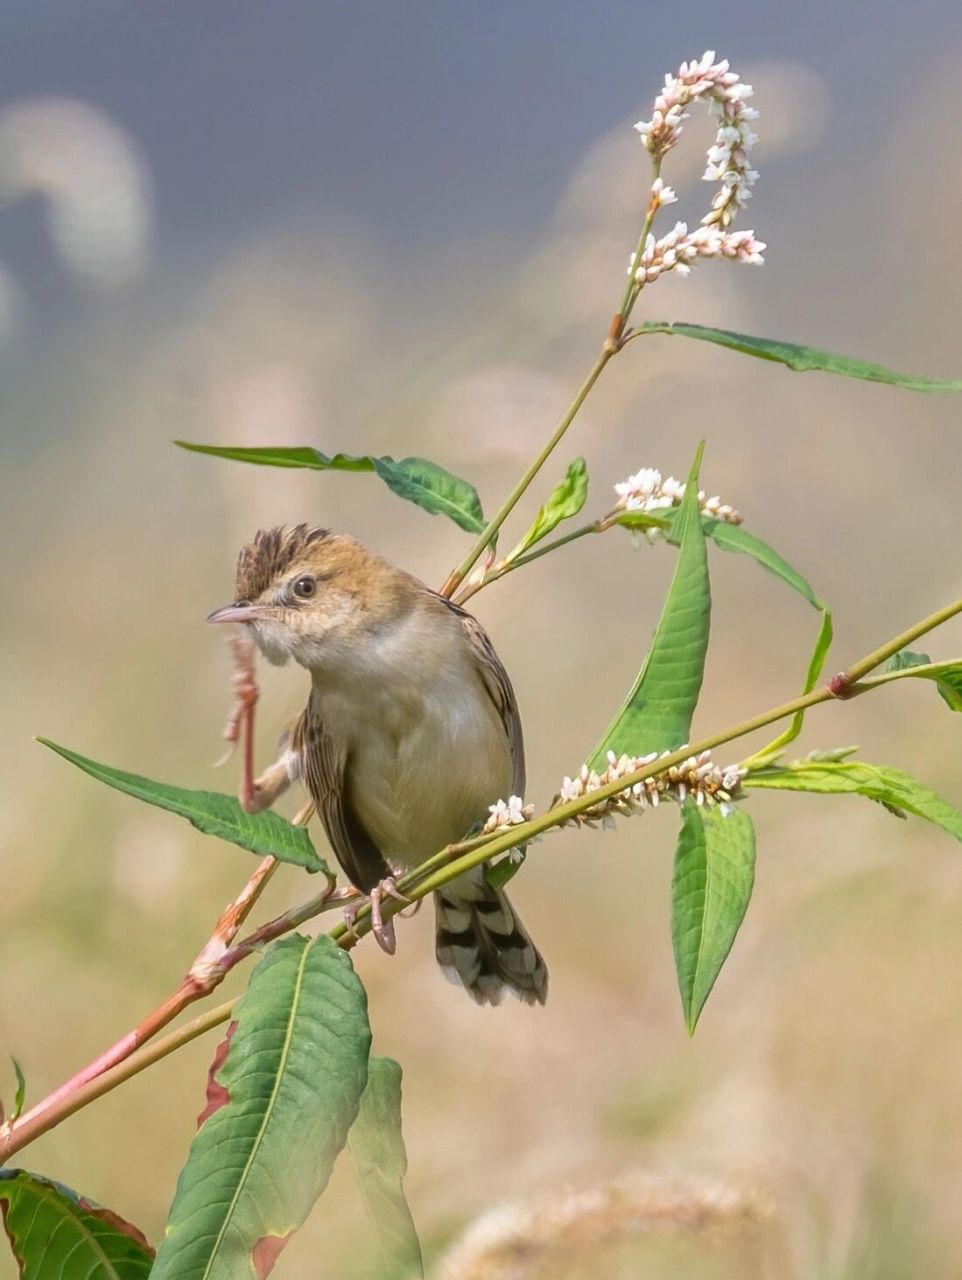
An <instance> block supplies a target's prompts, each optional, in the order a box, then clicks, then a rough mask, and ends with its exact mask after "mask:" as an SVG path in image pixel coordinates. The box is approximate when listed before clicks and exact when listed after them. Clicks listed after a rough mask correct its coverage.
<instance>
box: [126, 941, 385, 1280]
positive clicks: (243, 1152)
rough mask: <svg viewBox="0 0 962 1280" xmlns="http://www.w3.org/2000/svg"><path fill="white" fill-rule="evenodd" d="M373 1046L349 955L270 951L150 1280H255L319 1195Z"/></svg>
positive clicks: (281, 947)
mask: <svg viewBox="0 0 962 1280" xmlns="http://www.w3.org/2000/svg"><path fill="white" fill-rule="evenodd" d="M370 1046H371V1030H370V1027H369V1025H368V1019H367V1000H366V997H365V994H364V988H363V987H362V986H361V983H360V980H359V979H358V977H357V975H356V974H355V972H354V969H353V967H352V965H351V961H350V959H349V957H348V955H347V953H346V952H344V951H342V950H341V949H340V948H339V947H338V946H337V944H336V943H334V942H332V941H331V939H330V938H328V937H326V936H325V935H321V936H320V937H319V938H314V939H308V938H303V937H300V936H298V935H295V936H293V937H290V938H285V939H284V940H283V941H281V942H276V943H274V944H273V945H272V946H271V947H270V948H269V949H268V951H267V952H266V953H265V955H264V958H263V960H261V962H260V964H259V965H258V966H257V968H256V969H255V970H254V973H253V975H252V977H251V982H250V986H249V987H248V989H247V992H246V993H245V994H244V996H243V997H242V999H241V1000H240V1002H239V1004H238V1005H237V1009H236V1012H235V1024H234V1027H233V1031H232V1034H231V1036H230V1041H229V1045H228V1047H227V1051H226V1056H224V1057H223V1061H222V1062H221V1063H219V1064H218V1065H217V1066H216V1067H215V1070H214V1072H213V1075H214V1083H215V1084H216V1089H211V1090H209V1092H208V1097H209V1098H213V1101H211V1102H210V1104H209V1105H208V1107H207V1110H206V1111H205V1112H204V1116H203V1118H202V1122H201V1126H200V1128H199V1129H198V1131H197V1136H196V1137H195V1138H194V1141H193V1142H192V1143H191V1148H190V1153H189V1155H188V1157H187V1163H186V1164H185V1166H184V1168H183V1169H182V1171H181V1174H180V1177H179V1179H178V1181H177V1190H176V1192H175V1194H174V1202H173V1204H172V1205H171V1209H170V1217H169V1219H168V1222H167V1229H166V1232H165V1235H164V1240H163V1242H162V1244H161V1246H160V1248H159V1250H158V1252H157V1261H156V1263H155V1264H154V1270H153V1271H152V1272H151V1280H263V1277H264V1276H266V1275H267V1274H268V1272H269V1271H270V1270H271V1267H272V1266H273V1263H274V1260H275V1259H276V1257H277V1255H278V1254H279V1253H280V1251H281V1249H282V1248H283V1247H284V1244H285V1243H286V1242H287V1240H288V1238H289V1237H290V1235H291V1234H292V1232H294V1231H296V1230H297V1228H298V1227H299V1226H300V1225H301V1224H302V1223H303V1221H304V1219H305V1218H306V1217H307V1214H308V1213H309V1212H310V1209H311V1207H312V1206H313V1204H314V1202H315V1201H316V1200H317V1198H318V1196H320V1194H321V1192H322V1191H323V1190H324V1188H325V1187H326V1186H327V1182H328V1179H329V1178H330V1176H331V1169H332V1168H333V1166H334V1160H335V1158H336V1157H337V1154H338V1152H339V1151H340V1150H341V1148H342V1147H343V1146H344V1143H345V1142H346V1140H347V1134H348V1130H349V1129H350V1127H351V1125H352V1124H353V1123H354V1121H355V1119H356V1118H357V1113H358V1107H359V1105H360V1101H361V1095H362V1093H363V1092H364V1087H365V1085H366V1083H367V1063H368V1053H369V1051H370Z"/></svg>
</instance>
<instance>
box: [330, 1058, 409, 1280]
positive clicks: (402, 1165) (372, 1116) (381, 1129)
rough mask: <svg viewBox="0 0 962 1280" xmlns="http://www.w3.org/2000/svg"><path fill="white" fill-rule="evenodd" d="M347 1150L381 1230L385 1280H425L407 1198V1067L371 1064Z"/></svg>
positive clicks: (391, 1062) (373, 1061)
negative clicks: (403, 1128)
mask: <svg viewBox="0 0 962 1280" xmlns="http://www.w3.org/2000/svg"><path fill="white" fill-rule="evenodd" d="M347 1145H348V1147H349V1149H350V1152H351V1155H352V1156H353V1157H354V1164H355V1167H356V1169H357V1176H358V1181H359V1182H360V1184H361V1192H362V1194H363V1196H364V1201H365V1203H366V1205H367V1207H368V1211H369V1213H370V1215H371V1218H372V1219H373V1221H374V1225H375V1227H376V1229H377V1234H378V1244H379V1246H380V1251H381V1263H382V1272H383V1275H384V1276H385V1280H411V1278H412V1277H417V1278H418V1280H421V1277H423V1275H424V1264H423V1262H422V1260H421V1245H420V1243H419V1241H418V1233H417V1230H416V1229H415V1226H414V1219H413V1218H412V1217H411V1210H410V1208H409V1207H408V1202H407V1200H406V1199H405V1196H404V1175H405V1174H406V1173H407V1167H408V1158H407V1152H406V1151H405V1149H404V1137H403V1135H402V1133H401V1068H400V1066H399V1065H398V1064H397V1063H396V1062H395V1061H394V1060H393V1058H371V1060H370V1062H369V1063H368V1074H367V1088H366V1089H365V1090H364V1095H363V1097H362V1098H361V1109H360V1111H359V1112H358V1116H357V1119H356V1120H355V1121H354V1124H353V1125H352V1126H351V1132H350V1133H349V1134H348V1136H347Z"/></svg>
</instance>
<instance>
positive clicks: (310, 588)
mask: <svg viewBox="0 0 962 1280" xmlns="http://www.w3.org/2000/svg"><path fill="white" fill-rule="evenodd" d="M316 591H317V581H316V580H315V579H314V578H311V577H310V576H308V575H305V576H304V577H303V578H298V579H297V581H296V582H295V583H294V594H295V595H296V596H297V598H298V600H310V598H311V596H312V595H314V593H315V592H316Z"/></svg>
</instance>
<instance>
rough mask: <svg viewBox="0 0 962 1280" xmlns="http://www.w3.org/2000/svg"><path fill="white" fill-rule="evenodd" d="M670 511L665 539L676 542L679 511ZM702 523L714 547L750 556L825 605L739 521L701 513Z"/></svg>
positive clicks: (820, 606) (816, 603)
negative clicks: (670, 527)
mask: <svg viewBox="0 0 962 1280" xmlns="http://www.w3.org/2000/svg"><path fill="white" fill-rule="evenodd" d="M669 515H670V518H671V522H672V529H671V531H670V532H669V534H668V535H667V536H668V541H669V542H675V543H677V541H678V538H677V536H676V533H675V528H674V525H675V523H676V521H677V518H678V512H677V511H673V512H670V513H669ZM701 523H702V528H703V529H704V531H705V537H706V538H710V539H711V540H712V542H714V544H715V546H716V547H719V548H720V549H721V550H722V551H732V552H736V553H738V554H740V555H745V556H749V557H751V559H752V560H754V561H755V562H756V564H759V565H761V567H762V568H763V569H767V570H768V572H769V573H773V574H774V575H775V577H776V578H779V579H781V581H782V582H784V583H785V584H786V585H787V586H789V587H791V588H792V590H793V591H797V592H798V594H799V595H800V596H802V597H803V598H804V599H805V600H807V601H808V603H809V604H810V605H811V606H812V607H813V608H814V609H824V608H825V606H824V604H823V603H822V601H821V600H819V598H818V596H817V595H816V594H815V592H814V590H813V589H812V587H811V584H810V583H809V582H808V580H807V579H806V578H803V577H802V575H801V574H800V573H799V572H798V570H797V569H793V568H792V566H791V565H790V564H789V563H788V561H787V560H785V559H783V558H782V556H780V555H779V554H778V552H777V551H774V550H773V549H772V548H771V547H770V546H769V545H768V543H767V542H763V541H762V540H761V538H756V537H755V535H754V534H753V533H749V532H748V531H747V529H743V528H742V526H741V525H737V524H729V523H728V521H727V520H716V519H715V518H714V517H713V516H705V515H703V516H702V518H701Z"/></svg>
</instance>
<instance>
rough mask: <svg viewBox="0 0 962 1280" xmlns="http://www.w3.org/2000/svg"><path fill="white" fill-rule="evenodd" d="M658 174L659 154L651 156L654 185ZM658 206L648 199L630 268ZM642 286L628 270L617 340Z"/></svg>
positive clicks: (634, 262) (637, 256)
mask: <svg viewBox="0 0 962 1280" xmlns="http://www.w3.org/2000/svg"><path fill="white" fill-rule="evenodd" d="M660 175H661V156H652V158H651V181H652V185H654V183H655V182H656V181H657V179H658V178H659V177H660ZM659 208H660V205H658V204H656V203H655V201H654V200H653V199H651V200H649V201H648V209H647V212H646V213H645V221H644V223H643V225H642V228H641V235H640V236H639V237H638V243H637V245H636V246H635V253H634V257H633V258H632V260H631V265H632V268H633V267H634V265H635V264H636V263H637V261H638V259H639V258H640V257H641V254H642V251H643V250H644V247H645V241H646V240H647V239H648V236H649V234H650V232H651V224H652V223H653V222H654V220H655V214H656V213H657V212H658V210H659ZM642 288H643V286H642V285H640V284H639V283H638V281H637V280H636V279H635V273H634V270H630V271H629V272H628V280H627V282H626V284H625V291H624V293H623V294H622V297H621V306H620V307H619V309H618V316H619V318H620V320H621V324H620V326H619V331H618V338H619V340H620V339H621V335H622V334H623V333H624V331H625V325H626V324H627V323H628V320H629V318H630V316H631V312H632V310H633V308H634V305H635V303H636V302H637V301H638V295H639V294H640V293H641V290H642Z"/></svg>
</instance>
